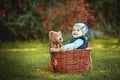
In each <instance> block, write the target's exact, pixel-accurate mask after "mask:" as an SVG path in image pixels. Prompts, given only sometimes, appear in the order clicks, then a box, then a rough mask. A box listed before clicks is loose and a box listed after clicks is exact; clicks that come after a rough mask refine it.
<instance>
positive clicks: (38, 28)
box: [0, 0, 95, 40]
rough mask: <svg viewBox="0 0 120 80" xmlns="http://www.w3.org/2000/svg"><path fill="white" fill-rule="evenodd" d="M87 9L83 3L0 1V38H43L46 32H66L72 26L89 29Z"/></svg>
mask: <svg viewBox="0 0 120 80" xmlns="http://www.w3.org/2000/svg"><path fill="white" fill-rule="evenodd" d="M90 6H91V4H89V3H87V2H86V1H85V0H74V1H71V0H0V25H1V26H2V27H0V30H1V31H2V32H0V37H3V36H6V35H5V33H8V34H9V33H10V34H9V35H10V36H11V38H12V39H11V38H9V37H8V38H7V36H6V38H5V39H8V40H16V39H17V40H30V39H37V38H43V37H44V36H48V32H49V31H50V30H62V31H64V32H67V31H68V30H71V28H72V25H73V24H74V23H76V22H84V23H86V24H87V25H88V26H90V27H91V24H92V23H93V22H94V21H95V19H94V14H93V11H92V10H91V9H90ZM4 29H6V30H4ZM1 35H2V36H1Z"/></svg>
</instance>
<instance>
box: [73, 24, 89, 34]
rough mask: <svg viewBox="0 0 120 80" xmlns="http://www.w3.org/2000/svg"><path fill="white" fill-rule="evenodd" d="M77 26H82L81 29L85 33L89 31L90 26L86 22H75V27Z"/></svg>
mask: <svg viewBox="0 0 120 80" xmlns="http://www.w3.org/2000/svg"><path fill="white" fill-rule="evenodd" d="M75 26H76V27H80V29H81V30H82V33H83V35H85V34H86V33H87V32H88V26H87V25H86V24H84V23H75V24H74V25H73V27H75Z"/></svg>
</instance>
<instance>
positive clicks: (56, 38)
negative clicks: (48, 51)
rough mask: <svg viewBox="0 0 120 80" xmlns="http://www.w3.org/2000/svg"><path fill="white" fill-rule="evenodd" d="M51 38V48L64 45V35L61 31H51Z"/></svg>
mask: <svg viewBox="0 0 120 80" xmlns="http://www.w3.org/2000/svg"><path fill="white" fill-rule="evenodd" d="M49 39H50V48H59V47H61V46H62V42H63V37H62V33H61V31H58V32H57V31H50V32H49Z"/></svg>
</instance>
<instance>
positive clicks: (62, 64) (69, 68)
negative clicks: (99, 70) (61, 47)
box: [50, 49, 91, 73]
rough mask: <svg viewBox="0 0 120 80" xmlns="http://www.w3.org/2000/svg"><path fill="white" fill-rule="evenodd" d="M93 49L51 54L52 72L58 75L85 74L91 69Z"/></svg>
mask: <svg viewBox="0 0 120 80" xmlns="http://www.w3.org/2000/svg"><path fill="white" fill-rule="evenodd" d="M90 52H91V49H76V50H67V51H64V52H61V51H58V52H50V53H51V61H50V71H51V72H58V73H73V72H85V71H87V70H89V68H90Z"/></svg>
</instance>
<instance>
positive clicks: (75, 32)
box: [72, 26, 83, 38]
mask: <svg viewBox="0 0 120 80" xmlns="http://www.w3.org/2000/svg"><path fill="white" fill-rule="evenodd" d="M82 35H83V34H82V31H81V29H80V27H77V26H75V27H73V30H72V37H73V38H78V37H80V36H82Z"/></svg>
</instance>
